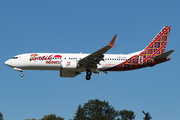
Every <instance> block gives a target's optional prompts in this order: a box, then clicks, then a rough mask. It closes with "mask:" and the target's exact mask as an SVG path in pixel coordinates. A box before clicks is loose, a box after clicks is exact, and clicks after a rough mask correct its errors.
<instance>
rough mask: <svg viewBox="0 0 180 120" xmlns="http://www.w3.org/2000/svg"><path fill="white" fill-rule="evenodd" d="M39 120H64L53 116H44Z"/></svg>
mask: <svg viewBox="0 0 180 120" xmlns="http://www.w3.org/2000/svg"><path fill="white" fill-rule="evenodd" d="M41 120H64V118H62V117H56V115H54V114H50V115H45V116H44V117H43V118H41Z"/></svg>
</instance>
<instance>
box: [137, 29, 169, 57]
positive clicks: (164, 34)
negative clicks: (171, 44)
mask: <svg viewBox="0 0 180 120" xmlns="http://www.w3.org/2000/svg"><path fill="white" fill-rule="evenodd" d="M170 30H171V26H165V27H163V29H162V30H161V31H160V32H159V33H158V34H157V35H156V36H155V38H154V39H153V40H152V42H151V43H150V44H149V45H148V46H147V47H146V48H145V49H144V50H143V51H142V52H141V53H140V55H141V56H143V58H145V60H146V59H148V58H152V57H155V56H158V55H160V54H163V53H165V49H166V45H167V41H168V37H169V33H170Z"/></svg>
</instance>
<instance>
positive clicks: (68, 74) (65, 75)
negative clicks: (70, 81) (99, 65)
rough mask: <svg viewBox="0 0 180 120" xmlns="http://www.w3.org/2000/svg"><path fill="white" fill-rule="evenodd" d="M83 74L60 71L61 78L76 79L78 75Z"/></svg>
mask: <svg viewBox="0 0 180 120" xmlns="http://www.w3.org/2000/svg"><path fill="white" fill-rule="evenodd" d="M79 74H81V73H79V72H76V71H64V70H60V77H76V75H79Z"/></svg>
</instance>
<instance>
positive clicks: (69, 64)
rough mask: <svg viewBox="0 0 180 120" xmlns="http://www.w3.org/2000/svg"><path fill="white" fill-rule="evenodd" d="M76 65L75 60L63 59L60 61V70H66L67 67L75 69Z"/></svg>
mask: <svg viewBox="0 0 180 120" xmlns="http://www.w3.org/2000/svg"><path fill="white" fill-rule="evenodd" d="M77 67H78V63H77V61H68V60H63V61H62V62H61V69H62V70H66V69H67V70H68V69H76V68H77Z"/></svg>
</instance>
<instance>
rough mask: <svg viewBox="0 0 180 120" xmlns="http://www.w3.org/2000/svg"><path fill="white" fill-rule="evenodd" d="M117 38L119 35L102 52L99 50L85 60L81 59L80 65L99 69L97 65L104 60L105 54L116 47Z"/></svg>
mask: <svg viewBox="0 0 180 120" xmlns="http://www.w3.org/2000/svg"><path fill="white" fill-rule="evenodd" d="M116 36H117V34H116V35H115V36H114V37H113V39H112V40H111V42H110V43H109V44H108V45H106V46H105V47H103V48H101V49H100V50H98V51H96V52H94V53H92V54H90V55H88V56H86V57H85V58H83V59H81V60H80V61H79V64H80V65H81V66H86V67H94V68H97V64H99V62H100V61H101V60H103V57H104V55H103V54H104V53H106V52H107V51H108V50H109V49H110V48H112V47H115V46H114V42H115V39H116Z"/></svg>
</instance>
